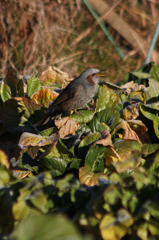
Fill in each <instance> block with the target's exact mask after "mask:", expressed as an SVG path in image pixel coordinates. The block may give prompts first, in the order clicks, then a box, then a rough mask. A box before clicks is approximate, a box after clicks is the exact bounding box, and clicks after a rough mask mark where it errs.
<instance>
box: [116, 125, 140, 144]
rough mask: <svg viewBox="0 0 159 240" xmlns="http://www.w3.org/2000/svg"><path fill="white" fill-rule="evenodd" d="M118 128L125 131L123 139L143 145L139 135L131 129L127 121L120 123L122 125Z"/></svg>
mask: <svg viewBox="0 0 159 240" xmlns="http://www.w3.org/2000/svg"><path fill="white" fill-rule="evenodd" d="M117 128H122V129H123V130H124V132H123V135H122V139H124V140H135V141H138V142H139V143H140V144H142V143H141V141H140V139H139V137H138V135H137V133H136V132H135V131H134V130H132V129H131V127H130V126H129V124H128V123H127V122H126V121H124V120H123V121H122V122H120V124H119V125H118V126H117Z"/></svg>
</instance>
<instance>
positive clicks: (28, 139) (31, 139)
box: [19, 132, 57, 149]
mask: <svg viewBox="0 0 159 240" xmlns="http://www.w3.org/2000/svg"><path fill="white" fill-rule="evenodd" d="M56 137H57V134H56V133H54V134H52V135H50V136H40V135H36V134H33V133H29V132H24V133H23V134H22V135H21V137H20V140H19V146H20V147H21V149H24V148H26V147H29V146H38V147H41V146H45V145H49V144H52V143H53V142H54V140H55V139H56Z"/></svg>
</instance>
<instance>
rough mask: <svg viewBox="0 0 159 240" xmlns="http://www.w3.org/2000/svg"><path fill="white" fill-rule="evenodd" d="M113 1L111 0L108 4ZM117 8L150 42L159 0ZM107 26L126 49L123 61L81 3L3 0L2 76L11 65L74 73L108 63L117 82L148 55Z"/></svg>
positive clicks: (22, 69)
mask: <svg viewBox="0 0 159 240" xmlns="http://www.w3.org/2000/svg"><path fill="white" fill-rule="evenodd" d="M115 2H116V1H107V3H110V7H111V6H112V5H113V4H114V3H115ZM132 2H133V3H134V4H132ZM115 11H116V12H117V13H118V14H119V15H120V16H121V17H122V18H123V19H124V20H125V21H127V22H128V23H129V24H131V26H133V27H134V28H135V29H136V30H137V31H138V32H139V33H140V35H141V36H144V37H146V38H148V39H149V42H150V41H151V38H152V35H153V31H154V29H155V26H156V22H157V20H158V19H157V16H158V15H159V4H158V3H157V0H156V1H155V0H149V1H146V0H145V1H144V0H143V1H137V0H136V1H122V3H120V4H119V5H118V6H117V7H116V8H115ZM87 29H89V30H88V33H87V32H86V31H87ZM109 29H110V31H111V34H112V36H113V37H114V38H115V40H116V42H117V43H118V45H120V46H121V48H122V49H123V50H124V53H125V55H126V57H125V60H124V61H121V59H120V57H119V56H118V55H117V53H116V52H115V50H114V48H113V47H112V45H111V44H110V42H109V41H108V40H107V39H106V37H105V35H104V34H103V33H102V31H101V29H100V28H99V27H98V26H97V24H95V21H94V19H93V18H92V16H91V15H90V13H89V12H88V10H87V9H86V7H85V5H84V3H83V2H82V1H80V0H74V1H73V0H57V1H55V0H54V1H51V0H35V1H30V0H14V1H10V0H3V1H2V3H1V5H0V32H1V38H0V56H1V59H0V77H3V76H4V75H5V70H6V67H7V66H8V65H12V66H13V67H14V68H15V69H17V70H18V71H19V72H20V73H21V74H25V75H28V74H33V73H34V74H35V72H36V71H38V72H42V71H43V70H44V69H45V68H46V67H47V66H48V65H56V66H57V67H59V68H60V69H62V70H64V71H67V72H68V73H70V75H71V76H75V75H77V74H78V73H79V72H80V71H82V70H83V69H85V68H86V67H99V68H103V67H106V68H107V69H108V71H107V75H108V79H109V80H112V81H118V80H120V79H122V77H123V76H124V74H125V72H128V71H131V70H135V69H137V68H138V67H139V66H140V65H142V64H143V63H144V59H143V56H142V54H141V53H140V52H136V51H134V50H133V49H132V48H131V47H130V46H129V45H128V43H127V42H126V41H125V40H124V39H122V38H121V37H120V35H119V34H117V33H116V32H115V31H114V30H113V29H111V28H110V27H109ZM85 32H86V33H85ZM84 34H85V35H84ZM80 36H82V37H81V39H80V41H78V38H79V37H80ZM74 41H75V44H72V43H73V42H74ZM157 47H159V42H158V45H157Z"/></svg>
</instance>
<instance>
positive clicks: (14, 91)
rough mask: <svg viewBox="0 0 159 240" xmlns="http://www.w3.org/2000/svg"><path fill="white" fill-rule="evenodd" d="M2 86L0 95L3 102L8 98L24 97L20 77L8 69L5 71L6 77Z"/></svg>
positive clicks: (13, 70) (12, 69) (11, 69)
mask: <svg viewBox="0 0 159 240" xmlns="http://www.w3.org/2000/svg"><path fill="white" fill-rule="evenodd" d="M3 83H4V85H7V87H6V86H2V88H1V95H2V96H3V101H4V100H7V99H9V98H8V97H10V96H11V97H24V83H23V80H22V77H21V76H20V75H19V74H18V73H17V72H16V71H15V69H14V68H12V67H10V68H8V69H7V75H6V77H5V78H4V80H3Z"/></svg>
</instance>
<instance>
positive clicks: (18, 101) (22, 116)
mask: <svg viewBox="0 0 159 240" xmlns="http://www.w3.org/2000/svg"><path fill="white" fill-rule="evenodd" d="M40 108H41V106H40V105H38V104H36V103H34V102H32V101H31V100H29V99H27V98H11V99H8V100H7V101H6V102H5V103H4V104H3V106H2V121H3V124H4V127H5V128H6V129H7V130H8V131H12V132H16V131H18V132H21V131H29V130H30V128H31V129H32V130H33V129H34V126H33V125H32V124H31V121H30V119H31V118H32V117H33V115H34V114H35V112H36V111H38V110H40ZM34 116H35V115H34ZM35 118H36V116H35Z"/></svg>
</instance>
